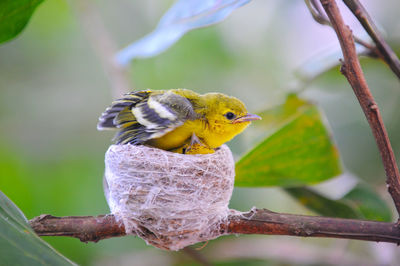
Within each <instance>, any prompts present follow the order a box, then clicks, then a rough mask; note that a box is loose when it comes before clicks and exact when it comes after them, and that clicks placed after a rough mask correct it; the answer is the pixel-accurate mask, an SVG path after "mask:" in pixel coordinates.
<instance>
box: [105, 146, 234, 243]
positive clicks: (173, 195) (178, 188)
mask: <svg viewBox="0 0 400 266" xmlns="http://www.w3.org/2000/svg"><path fill="white" fill-rule="evenodd" d="M105 164H106V170H105V180H104V181H105V194H106V198H107V202H108V204H109V206H110V209H111V212H112V213H113V214H114V215H115V216H116V218H117V219H118V220H121V221H122V222H123V224H124V226H125V230H126V233H127V234H134V235H138V236H139V237H141V238H142V239H144V240H145V241H146V242H147V243H148V244H151V245H153V246H156V247H158V248H162V249H167V250H179V249H182V248H184V247H186V246H188V245H191V244H194V243H198V242H201V241H206V240H209V239H213V238H215V237H217V236H219V225H220V223H221V222H224V221H226V219H227V216H228V214H229V209H228V204H229V200H230V198H231V195H232V190H233V185H234V176H235V168H234V160H233V157H232V153H231V151H230V149H229V148H228V146H226V145H223V146H222V147H221V148H220V149H219V150H218V151H216V152H215V153H213V154H204V155H203V154H202V155H200V154H198V155H184V154H177V153H172V152H168V151H163V150H160V149H156V148H150V147H146V146H134V145H112V146H110V148H109V149H108V151H107V153H106V158H105Z"/></svg>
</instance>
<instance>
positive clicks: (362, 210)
mask: <svg viewBox="0 0 400 266" xmlns="http://www.w3.org/2000/svg"><path fill="white" fill-rule="evenodd" d="M285 191H286V192H287V193H289V195H290V196H292V197H293V198H295V199H297V200H298V201H299V203H300V204H302V205H303V206H305V207H307V208H308V209H310V210H312V211H314V212H316V213H318V214H320V215H323V216H329V217H340V218H353V219H365V220H374V221H382V222H390V221H392V212H391V211H390V208H389V207H388V205H387V204H386V202H385V201H383V200H382V199H381V198H380V197H379V195H377V194H376V193H375V192H374V191H373V190H371V188H369V187H368V186H367V185H362V184H358V185H357V186H355V187H354V188H353V189H352V190H351V191H350V192H349V193H347V194H346V195H345V196H344V197H343V198H341V199H338V200H331V199H328V198H326V197H325V196H323V195H321V194H320V193H317V192H314V191H313V190H312V189H310V188H306V187H298V188H286V189H285Z"/></svg>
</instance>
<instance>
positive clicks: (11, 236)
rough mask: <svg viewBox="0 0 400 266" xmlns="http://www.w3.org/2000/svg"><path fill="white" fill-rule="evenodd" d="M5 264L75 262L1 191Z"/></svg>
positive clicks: (0, 253) (0, 238)
mask: <svg viewBox="0 0 400 266" xmlns="http://www.w3.org/2000/svg"><path fill="white" fill-rule="evenodd" d="M0 247H1V248H0V258H1V263H2V265H75V264H74V263H73V262H71V261H70V260H68V259H67V258H65V257H64V256H62V255H61V254H60V253H58V252H57V251H56V250H54V249H53V248H52V247H51V246H50V245H48V244H47V243H46V242H45V241H43V240H42V239H40V238H39V237H38V236H37V235H36V233H35V232H34V231H33V230H32V229H31V228H30V226H29V224H28V221H27V219H26V218H25V216H24V214H23V213H22V212H21V210H20V209H18V207H17V206H15V204H14V203H13V202H12V201H10V200H9V199H8V198H7V196H6V195H4V194H3V192H1V191H0Z"/></svg>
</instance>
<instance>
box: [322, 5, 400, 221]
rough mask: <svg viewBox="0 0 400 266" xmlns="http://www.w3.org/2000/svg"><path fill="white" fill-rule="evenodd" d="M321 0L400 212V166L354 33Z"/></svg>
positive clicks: (337, 12)
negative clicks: (359, 58) (371, 87)
mask: <svg viewBox="0 0 400 266" xmlns="http://www.w3.org/2000/svg"><path fill="white" fill-rule="evenodd" d="M320 1H321V4H322V6H323V7H324V9H325V12H326V14H327V15H328V17H329V19H330V21H331V24H332V27H333V29H334V30H335V32H336V34H337V36H338V39H339V42H340V46H341V48H342V52H343V57H344V61H343V62H342V68H341V71H342V73H343V75H344V76H345V77H346V78H347V80H348V82H349V83H350V85H351V87H352V88H353V90H354V93H355V94H356V96H357V99H358V101H359V102H360V105H361V108H362V109H363V111H364V114H365V116H366V117H367V120H368V122H369V125H370V127H371V129H372V133H373V134H374V137H375V140H376V142H377V144H378V148H379V151H380V154H381V157H382V161H383V166H384V168H385V171H386V176H387V179H386V183H387V185H388V190H389V193H390V195H391V196H392V198H393V201H394V204H395V206H396V209H397V212H398V213H399V214H400V174H399V169H398V168H397V164H396V158H395V156H394V153H393V150H392V147H391V145H390V141H389V138H388V135H387V132H386V129H385V126H384V124H383V121H382V117H381V114H380V111H379V108H378V105H377V104H376V102H375V100H374V98H373V96H372V94H371V91H370V89H369V88H368V84H367V82H366V80H365V77H364V73H363V71H362V69H361V65H360V62H359V60H358V57H357V52H356V48H355V44H354V40H353V35H352V32H351V30H350V28H349V27H348V26H346V25H345V23H344V21H343V18H342V16H341V14H340V11H339V8H338V7H337V5H336V2H335V1H334V0H320Z"/></svg>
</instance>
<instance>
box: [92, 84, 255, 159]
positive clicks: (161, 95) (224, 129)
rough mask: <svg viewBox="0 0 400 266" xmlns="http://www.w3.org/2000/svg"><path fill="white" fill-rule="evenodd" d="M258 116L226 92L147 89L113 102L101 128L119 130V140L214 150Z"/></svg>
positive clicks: (183, 149)
mask: <svg viewBox="0 0 400 266" xmlns="http://www.w3.org/2000/svg"><path fill="white" fill-rule="evenodd" d="M259 119H261V118H260V117H259V116H257V115H254V114H250V113H248V112H247V110H246V107H245V105H244V104H243V103H242V102H241V101H240V100H238V99H237V98H235V97H230V96H227V95H225V94H222V93H207V94H204V95H200V94H198V93H195V92H193V91H191V90H186V89H174V90H166V91H151V90H143V91H134V92H131V93H128V94H126V95H125V96H124V97H123V98H121V99H118V100H116V101H114V102H113V103H112V105H111V106H110V107H108V108H107V109H106V110H105V112H104V113H103V114H102V115H101V117H100V118H99V123H98V125H97V129H99V130H105V129H118V132H117V134H116V135H115V137H114V140H115V141H116V143H117V144H127V143H130V144H136V145H140V144H142V145H148V146H152V147H156V148H160V149H163V150H168V151H173V152H178V153H186V154H196V153H213V152H214V150H215V149H216V148H218V147H219V146H221V145H222V144H224V143H225V142H227V141H229V140H231V139H232V138H233V137H235V136H236V135H237V134H239V133H240V132H242V131H243V130H244V129H245V128H246V127H247V126H248V125H249V124H250V122H251V121H253V120H259Z"/></svg>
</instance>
